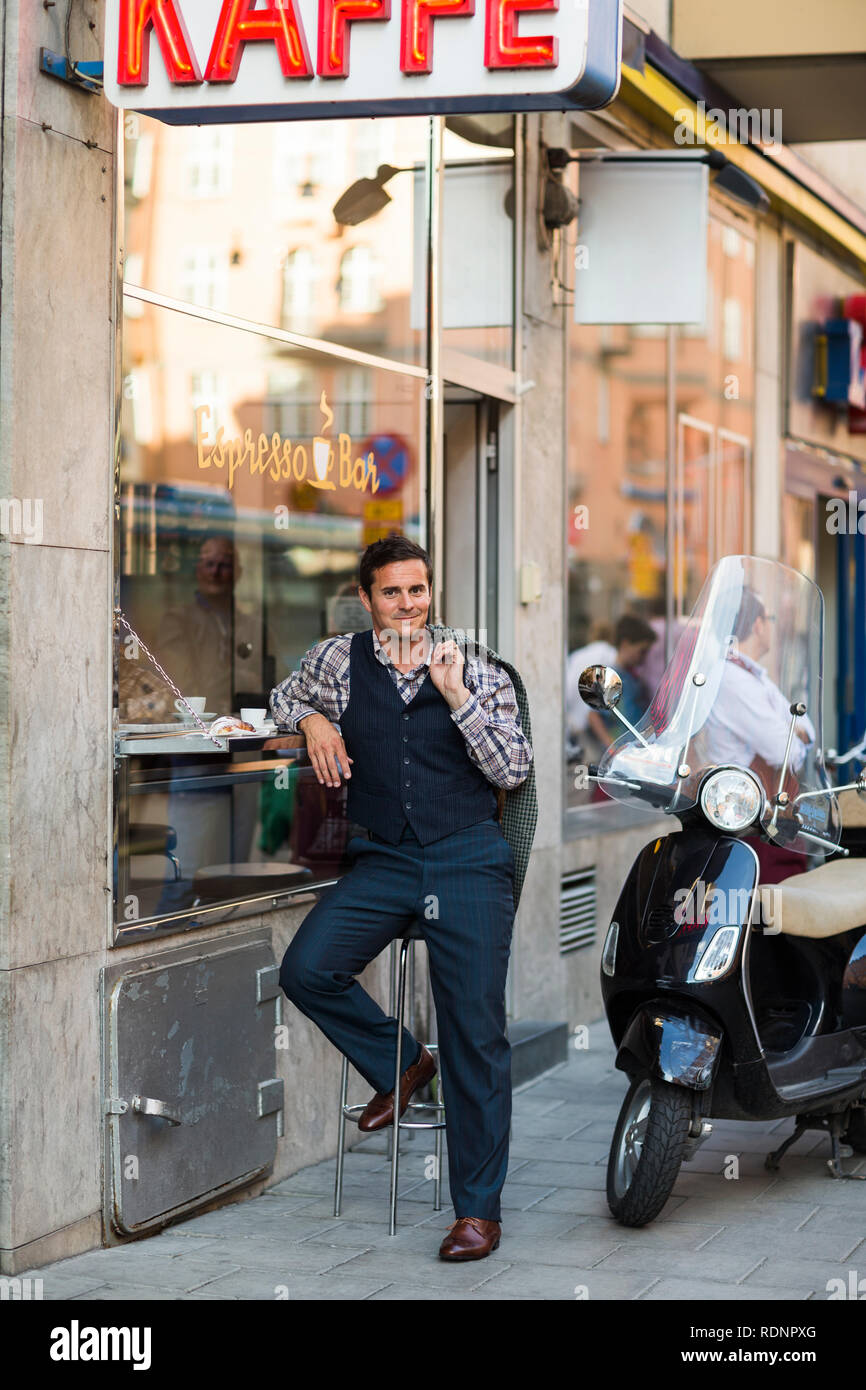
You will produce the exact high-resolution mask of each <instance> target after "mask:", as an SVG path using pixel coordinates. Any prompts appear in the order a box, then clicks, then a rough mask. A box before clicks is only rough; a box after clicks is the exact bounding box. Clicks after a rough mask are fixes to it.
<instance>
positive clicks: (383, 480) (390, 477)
mask: <svg viewBox="0 0 866 1390" xmlns="http://www.w3.org/2000/svg"><path fill="white" fill-rule="evenodd" d="M368 454H372V455H373V462H374V463H375V465H376V476H377V479H378V483H379V486H378V488H377V489H376V491H377V493H379V495H380V496H381V495H382V494H384V495H387V494H388V493H392V492H399V491H400V489H401V487H402V486H403V484H404V483H405V481H406V479H407V478H408V476H409V468H410V466H411V461H412V453H411V449H410V447H409V444H408V443H407V441H406V440H405V439H403V438H402V436H401V435H399V434H375V435H373V436H372V437H371V438H370V439H367V440H365V442H364V444H363V445H362V447H361V456H362V457H363V458H366V457H367V455H368Z"/></svg>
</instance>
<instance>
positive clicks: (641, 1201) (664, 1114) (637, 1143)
mask: <svg viewBox="0 0 866 1390" xmlns="http://www.w3.org/2000/svg"><path fill="white" fill-rule="evenodd" d="M691 1120H692V1096H691V1092H690V1091H688V1090H686V1089H685V1087H683V1086H671V1085H670V1084H669V1083H668V1082H666V1081H658V1080H655V1079H651V1078H650V1077H648V1076H639V1077H637V1078H636V1080H634V1081H633V1082H632V1084H631V1086H630V1087H629V1090H628V1093H627V1094H626V1098H625V1100H624V1101H623V1103H622V1109H621V1110H620V1112H619V1119H618V1120H617V1122H616V1129H615V1130H614V1135H613V1141H612V1143H611V1146H610V1157H609V1159H608V1164H607V1202H608V1206H609V1207H610V1209H611V1211H612V1212H613V1214H614V1216H615V1217H616V1219H617V1221H621V1222H622V1224H623V1225H624V1226H645V1225H646V1224H647V1222H649V1221H652V1220H653V1219H654V1218H655V1217H656V1216H658V1214H659V1212H660V1211H661V1209H662V1207H663V1206H664V1204H665V1202H666V1201H667V1200H668V1197H670V1195H671V1192H672V1191H673V1186H674V1183H675V1182H676V1180H677V1174H678V1173H679V1171H680V1165H681V1163H682V1161H683V1154H684V1152H685V1146H686V1141H687V1140H688V1136H689V1127H690V1125H691Z"/></svg>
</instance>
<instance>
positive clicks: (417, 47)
mask: <svg viewBox="0 0 866 1390" xmlns="http://www.w3.org/2000/svg"><path fill="white" fill-rule="evenodd" d="M474 13H475V0H403V24H402V28H401V31H400V71H401V72H408V73H415V72H432V71H433V20H434V19H447V18H448V17H449V16H450V17H451V18H457V17H458V16H460V15H472V14H474Z"/></svg>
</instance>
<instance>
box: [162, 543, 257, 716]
mask: <svg viewBox="0 0 866 1390" xmlns="http://www.w3.org/2000/svg"><path fill="white" fill-rule="evenodd" d="M240 573H241V570H240V565H239V564H238V562H237V557H236V555H235V548H234V544H233V543H232V541H231V540H229V538H228V537H227V536H209V537H208V539H207V540H206V541H203V542H202V546H201V550H200V551H199V556H198V560H197V562H196V567H195V579H196V587H195V595H194V597H193V598H192V599H191V601H190V602H189V603H184V604H180V605H179V606H177V607H175V608H168V609H166V611H165V613H164V615H163V619H162V623H161V625H160V630H159V646H158V649H157V655H158V656H159V659H160V661H161V663H162V665H163V666H164V667H165V669H166V671H167V672H168V674H169V675H170V676H171V678H172V680H173V681H174V682H175V684H176V685H177V686H179V688H180V689H181V690H182V692H183V694H184V695H198V696H202V695H203V696H204V697H205V698H206V700H207V707H208V709H209V710H213V711H214V713H215V714H230V713H231V712H232V711H233V709H234V680H233V668H232V624H233V621H234V586H235V582H236V580H237V579H238V578H239V576H240Z"/></svg>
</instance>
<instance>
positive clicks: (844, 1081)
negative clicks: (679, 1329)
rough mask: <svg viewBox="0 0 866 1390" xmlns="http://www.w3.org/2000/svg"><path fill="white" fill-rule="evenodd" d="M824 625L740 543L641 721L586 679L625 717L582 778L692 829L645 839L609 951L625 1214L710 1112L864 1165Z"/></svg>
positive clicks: (853, 932)
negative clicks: (816, 1136)
mask: <svg viewBox="0 0 866 1390" xmlns="http://www.w3.org/2000/svg"><path fill="white" fill-rule="evenodd" d="M822 632H823V599H822V596H821V593H820V590H818V589H817V587H816V586H815V585H814V584H812V583H811V581H810V580H808V579H807V578H806V577H805V576H803V575H801V574H799V573H798V572H797V571H794V570H791V569H789V568H787V567H786V566H783V565H780V564H778V563H777V562H775V561H770V560H763V559H757V558H755V557H750V556H728V557H726V558H725V559H723V560H722V561H720V562H719V564H718V565H717V566H716V567H715V568H714V569H713V570H712V571H711V573H710V575H709V577H708V579H707V581H706V584H705V585H704V588H703V590H702V591H701V595H700V597H699V599H698V602H697V604H696V607H695V610H694V612H693V614H692V616H691V618H690V620H689V623H688V625H687V627H686V629H685V631H684V632H683V634H682V636H681V638H680V640H679V642H678V644H677V647H676V650H675V651H674V653H673V657H672V659H671V661H670V663H669V665H668V668H667V670H666V672H665V674H664V677H663V679H662V682H661V685H660V686H659V689H658V690H657V692H656V694H655V697H654V699H653V702H652V704H651V705H650V708H649V710H648V711H647V713H646V714H645V715H644V716H643V717H642V719H641V720H640V721H639V722H638V723H637V724H636V725H633V724H631V723H630V722H629V720H628V719H627V718H626V717H625V716H624V715H623V714H621V713H620V712H619V711H618V710H617V709H616V706H617V704H618V702H619V700H620V698H621V693H622V682H621V679H620V677H619V676H618V675H617V673H616V672H615V671H613V670H612V668H610V667H598V666H596V667H589V668H587V670H586V671H584V672H583V675H582V677H581V681H580V691H581V695H582V697H583V699H584V700H585V702H586V703H587V704H588V705H589V706H590V707H591V708H593V709H597V710H608V711H609V710H612V711H614V713H615V714H616V715H617V716H618V717H619V718H620V720H621V722H622V724H623V725H624V726H625V728H626V730H627V733H626V734H625V735H623V737H621V738H620V739H619V740H618V741H617V742H616V743H614V744H613V745H612V746H611V747H610V748H608V750H607V751H606V753H605V754H604V755H603V757H602V759H601V762H600V763H599V764H598V766H597V767H591V768H590V776H591V777H594V778H595V780H596V781H597V783H598V785H599V786H600V787H601V788H602V789H603V791H604V792H605V793H606V794H607V795H609V796H612V797H615V798H616V799H618V800H623V801H626V802H629V803H633V804H637V805H642V806H643V807H645V808H647V809H651V810H653V811H654V812H655V813H656V814H657V815H658V814H663V815H664V814H667V815H672V816H675V817H676V818H677V819H678V820H679V822H680V825H681V829H679V830H678V831H674V832H673V833H670V834H668V835H666V836H664V835H663V836H660V837H659V838H657V839H655V840H654V841H653V842H652V843H650V844H648V845H647V846H646V847H645V848H644V849H643V850H642V851H641V852H640V854H639V855H638V857H637V859H636V861H635V863H634V865H633V867H632V869H631V871H630V873H629V875H628V878H627V879H626V882H625V884H624V886H623V888H622V891H621V893H620V896H619V900H618V902H617V905H616V909H615V912H614V915H613V919H612V921H611V923H610V926H609V928H608V931H607V936H606V940H605V944H604V950H603V954H602V962H601V985H602V994H603V997H604V1005H605V1010H606V1013H607V1018H608V1022H609V1025H610V1029H611V1032H612V1034H613V1039H614V1042H615V1044H616V1047H617V1057H616V1065H617V1067H619V1068H620V1069H621V1070H622V1071H624V1072H626V1073H627V1075H628V1077H629V1078H630V1081H631V1085H630V1087H629V1090H628V1093H627V1095H626V1097H625V1100H624V1102H623V1105H622V1109H621V1111H620V1115H619V1119H618V1121H617V1125H616V1129H615V1132H614V1136H613V1141H612V1144H611V1150H610V1157H609V1162H608V1172H607V1199H608V1203H609V1205H610V1209H611V1211H612V1212H613V1215H614V1216H615V1217H616V1218H617V1219H618V1220H619V1221H620V1222H622V1223H623V1224H624V1225H627V1226H642V1225H645V1224H646V1223H647V1222H649V1221H651V1220H653V1219H654V1217H656V1216H657V1215H658V1214H659V1212H660V1211H661V1209H662V1208H663V1206H664V1204H665V1202H666V1201H667V1199H668V1197H669V1196H670V1194H671V1191H672V1189H673V1186H674V1183H675V1181H676V1178H677V1175H678V1173H679V1170H680V1165H681V1163H682V1162H683V1161H687V1160H688V1159H690V1158H691V1157H692V1156H693V1155H694V1153H695V1151H696V1150H697V1148H698V1147H699V1145H700V1144H701V1143H702V1141H703V1140H704V1139H705V1138H706V1137H707V1135H708V1134H709V1132H710V1130H711V1129H712V1125H711V1123H710V1122H711V1120H712V1119H713V1118H718V1119H735V1120H749V1119H752V1120H769V1119H775V1118H778V1117H784V1116H794V1117H796V1127H795V1130H794V1132H793V1134H792V1135H791V1136H790V1137H789V1138H788V1139H787V1140H786V1141H785V1143H784V1144H782V1146H781V1147H780V1148H779V1149H778V1150H777V1151H776V1152H775V1153H772V1154H770V1155H769V1157H768V1158H767V1160H766V1162H767V1166H768V1167H769V1168H771V1169H772V1168H776V1167H778V1164H779V1162H780V1160H781V1158H782V1155H783V1154H784V1153H785V1151H786V1149H788V1148H789V1147H790V1145H791V1144H793V1143H794V1142H795V1141H796V1140H797V1139H798V1138H799V1137H800V1135H801V1134H802V1133H803V1132H804V1131H805V1130H807V1129H820V1130H824V1131H826V1132H827V1134H828V1135H829V1138H830V1143H831V1150H832V1156H831V1158H830V1159H829V1160H828V1164H829V1169H830V1172H831V1174H832V1175H833V1176H834V1177H837V1178H842V1177H854V1176H857V1177H866V1174H856V1175H855V1174H850V1173H846V1172H844V1171H843V1168H842V1159H843V1158H844V1157H850V1155H851V1153H852V1152H853V1151H856V1152H857V1153H866V860H864V859H857V858H854V857H851V856H850V855H849V852H848V850H847V849H846V848H844V847H840V839H841V823H840V815H839V807H838V803H837V801H836V793H837V792H839V791H843V790H848V791H852V792H856V793H857V794H859V796H861V797H866V773H861V774H860V776H859V777H858V778H857V779H856V780H855V781H853V782H850V783H848V784H847V785H846V786H845V787H837V788H835V789H834V788H832V787H831V786H830V783H829V780H828V777H827V773H826V769H825V765H824V754H823V750H822V748H821V657H822ZM762 663H763V664H762ZM782 692H784V694H783V693H782ZM792 696H793V698H791V697H792ZM810 716H811V717H810ZM812 720H814V721H815V723H814V724H813V723H812V722H811V721H812ZM853 799H854V801H855V805H856V804H857V803H856V797H855V798H853ZM764 847H766V848H764ZM771 847H772V848H771ZM831 856H833V857H832V858H830V857H831ZM825 859H829V862H826V863H824V862H822V861H824V860H825ZM803 869H805V870H807V871H806V872H803V871H802V870H803ZM797 870H800V871H799V872H797ZM843 1146H847V1149H846V1148H844V1147H843ZM864 1197H866V1194H864Z"/></svg>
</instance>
